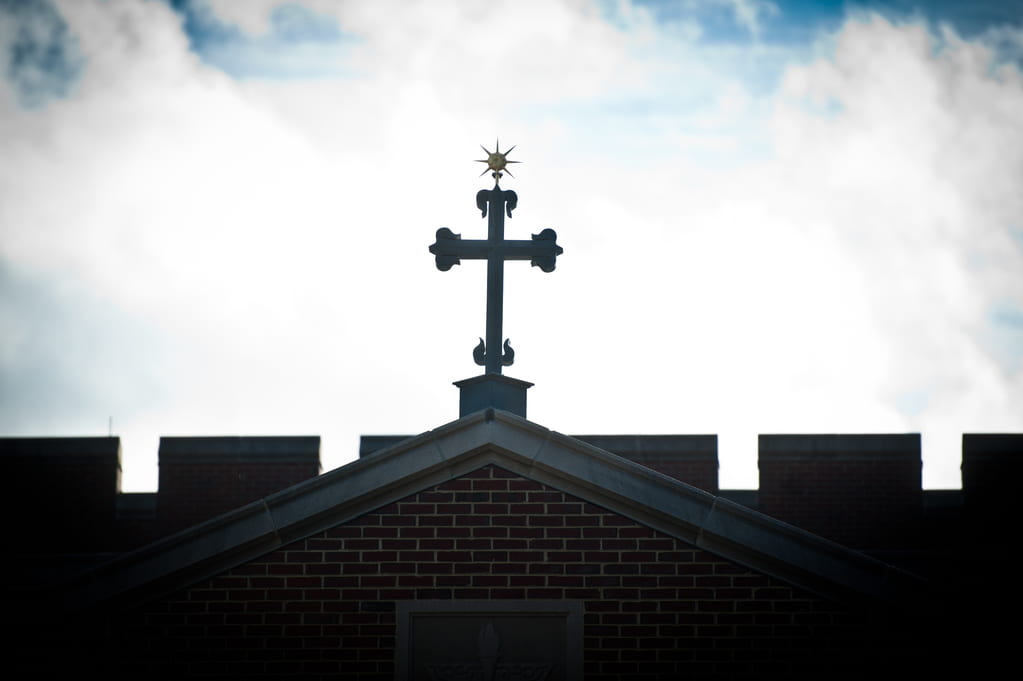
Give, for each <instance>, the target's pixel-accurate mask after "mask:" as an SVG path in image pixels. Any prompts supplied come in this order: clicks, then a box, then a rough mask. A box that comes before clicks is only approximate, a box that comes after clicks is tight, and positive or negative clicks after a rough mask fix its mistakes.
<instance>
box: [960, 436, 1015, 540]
mask: <svg viewBox="0 0 1023 681" xmlns="http://www.w3.org/2000/svg"><path fill="white" fill-rule="evenodd" d="M962 476H963V512H964V514H965V516H966V522H967V523H968V526H969V527H970V528H971V534H972V536H975V537H983V538H984V539H985V540H996V541H998V542H999V543H1002V542H1004V539H1005V537H1006V536H1007V535H1006V534H1005V533H1006V532H1010V531H1011V532H1012V533H1017V532H1018V531H1019V524H1018V522H1017V521H1018V519H1019V517H1020V511H1019V501H1018V498H1017V489H1018V487H1019V481H1020V478H1021V477H1023V434H1018V433H1013V434H1009V433H967V434H965V435H963V461H962Z"/></svg>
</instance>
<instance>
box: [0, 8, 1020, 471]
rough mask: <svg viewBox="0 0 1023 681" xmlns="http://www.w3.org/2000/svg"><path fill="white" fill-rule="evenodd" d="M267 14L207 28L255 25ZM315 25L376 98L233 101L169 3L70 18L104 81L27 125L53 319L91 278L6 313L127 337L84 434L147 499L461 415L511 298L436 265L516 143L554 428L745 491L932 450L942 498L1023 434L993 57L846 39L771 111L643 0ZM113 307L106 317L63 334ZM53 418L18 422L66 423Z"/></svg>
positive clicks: (355, 90)
mask: <svg viewBox="0 0 1023 681" xmlns="http://www.w3.org/2000/svg"><path fill="white" fill-rule="evenodd" d="M271 4H272V3H265V4H260V3H251V4H250V3H225V4H220V3H213V4H212V6H213V9H214V10H215V11H217V12H218V13H219V15H220V17H221V18H222V19H223V20H224V21H228V22H233V23H236V24H238V25H239V26H241V27H242V28H243V29H244V30H245V31H247V32H249V33H250V34H252V35H258V34H260V32H265V31H267V30H268V28H267V24H265V23H264V22H265V21H266V17H267V16H268V12H269V11H270V5H271ZM309 6H310V7H311V8H313V9H314V10H316V11H317V12H320V13H321V14H324V15H331V16H335V17H337V20H338V23H339V25H340V27H341V29H342V30H343V31H344V32H345V33H346V35H350V36H356V37H357V38H358V40H355V41H354V42H353V43H352V47H351V52H350V53H349V54H350V58H351V60H352V62H351V64H350V65H349V66H350V67H351V72H352V73H353V74H358V75H357V76H352V77H349V78H344V79H319V80H315V81H312V82H303V81H294V80H293V81H286V82H280V81H265V80H245V81H241V82H239V81H236V80H232V79H230V78H228V77H227V76H226V75H224V74H223V73H221V72H220V71H218V70H216V69H215V68H213V67H211V66H209V65H207V64H204V63H203V62H202V61H201V60H200V59H199V58H198V57H196V56H195V55H194V54H193V53H191V52H190V51H189V50H188V41H187V38H186V37H185V36H184V35H183V33H182V30H181V23H180V20H179V18H178V17H177V16H176V15H174V14H173V13H172V12H171V11H170V10H169V9H168V8H167V7H166V6H164V5H162V4H160V3H140V2H128V1H121V2H105V3H87V2H73V3H67V4H65V5H62V6H61V9H62V12H63V13H64V15H65V17H66V18H67V20H68V22H69V24H70V25H71V27H72V29H73V31H74V32H75V34H76V35H78V36H79V40H80V41H81V50H82V52H83V54H85V56H86V57H87V58H88V67H87V69H86V70H85V71H84V72H83V75H82V80H81V81H80V83H79V84H78V86H77V88H76V90H75V92H74V94H73V95H72V96H70V97H68V98H66V99H63V100H58V101H55V102H53V103H51V104H50V105H49V106H47V107H46V108H45V109H42V110H40V111H34V112H23V111H20V110H19V109H18V108H17V107H16V105H15V103H14V102H13V100H3V102H0V103H2V105H3V110H2V112H0V115H2V119H0V120H2V124H3V125H4V126H5V128H6V129H7V130H10V131H12V134H5V135H4V136H3V137H2V138H0V147H2V148H0V150H2V153H3V154H4V157H5V159H10V162H9V163H5V164H4V165H3V166H2V167H0V237H2V238H0V257H2V259H3V260H4V261H5V262H8V263H14V264H16V265H17V268H16V272H15V273H14V275H12V276H15V277H21V276H22V274H23V273H29V274H24V280H25V281H28V282H30V283H29V284H24V286H26V287H28V289H30V291H29V292H28V293H25V294H24V295H25V296H29V295H39V296H42V298H43V299H46V300H53V297H52V296H50V293H51V291H50V290H49V289H50V288H52V287H58V286H59V287H63V288H62V289H61V290H63V291H65V292H67V294H66V296H64V297H59V296H58V297H57V298H56V300H57V301H58V302H54V303H53V305H56V306H57V307H58V308H59V309H62V310H64V311H65V312H59V310H58V313H55V314H54V315H53V316H52V317H47V319H45V320H39V319H36V318H34V317H33V318H32V319H31V324H30V325H29V321H30V320H29V318H28V316H27V315H28V313H27V312H25V309H26V308H24V307H17V306H14V307H10V308H6V309H5V310H0V312H4V316H0V320H3V321H0V323H2V324H4V325H5V326H6V328H14V329H17V328H25V327H26V325H28V328H31V329H32V330H33V333H36V334H40V335H44V334H49V335H51V336H53V337H60V336H61V334H69V333H73V332H74V329H75V328H89V329H94V330H96V329H100V330H102V331H100V330H96V331H95V332H96V333H97V334H99V338H98V339H97V340H95V341H94V345H97V346H99V347H104V348H106V349H105V350H104V353H103V357H104V359H103V362H102V363H101V366H102V371H100V372H99V374H98V375H95V374H92V373H90V372H88V371H84V370H83V372H82V376H85V377H86V378H82V377H81V376H79V377H76V378H75V379H74V381H73V382H74V384H75V386H76V391H80V392H76V393H75V394H76V395H78V397H76V398H75V399H74V400H73V404H70V405H65V406H64V407H62V408H61V415H62V416H63V417H64V418H66V420H67V422H68V423H71V424H81V423H86V422H88V423H96V429H97V430H99V431H102V432H101V433H96V434H105V428H106V418H107V416H108V415H109V414H108V413H106V412H109V411H113V412H116V413H114V414H113V416H114V424H115V430H118V431H120V432H121V433H122V434H123V435H124V437H125V459H126V461H125V485H126V487H127V488H137V487H146V486H149V487H151V486H152V485H154V484H155V466H153V464H154V463H155V447H156V438H157V437H158V436H159V435H161V434H166V435H174V434H219V433H251V434H274V433H277V434H294V433H312V434H316V433H319V434H322V435H323V436H324V439H325V452H324V464H325V467H328V468H329V467H333V466H336V465H339V464H341V463H344V462H346V461H347V460H349V459H350V458H351V457H352V456H354V453H355V448H356V438H357V436H358V435H359V434H360V433H381V432H419V431H421V430H425V429H427V428H431V427H434V426H436V425H438V424H439V423H441V422H444V421H447V420H450V419H452V418H454V417H455V413H456V404H457V395H456V393H455V389H454V388H453V387H451V386H450V382H451V381H453V380H458V379H461V378H466V377H468V376H470V375H473V373H475V371H476V370H477V369H476V367H475V366H474V365H472V364H471V363H470V360H469V357H470V351H471V348H472V346H473V345H474V344H475V340H476V338H477V336H479V335H481V331H482V328H483V309H484V308H483V287H484V277H483V274H482V268H481V267H480V266H479V263H466V264H464V265H462V266H461V267H460V268H455V269H454V270H452V271H451V272H446V273H440V272H438V271H436V269H435V268H434V265H433V261H432V258H431V256H430V255H429V254H428V253H427V251H426V246H427V245H428V244H429V243H430V242H431V241H432V240H433V233H434V231H435V230H436V229H437V228H438V227H441V226H448V227H450V228H452V229H453V230H454V231H455V232H461V233H463V234H464V235H466V237H467V238H468V237H472V236H473V235H482V232H483V229H484V223H483V222H482V221H481V220H480V217H479V213H478V212H477V211H476V208H475V205H474V200H473V198H474V194H475V191H476V190H477V189H479V188H481V187H482V186H484V184H483V182H484V180H483V179H477V178H476V177H475V175H476V173H478V172H479V167H478V164H473V163H471V161H472V159H474V158H478V157H479V156H478V154H480V153H482V152H480V151H479V150H478V145H479V144H480V143H481V142H482V143H483V144H486V145H490V144H492V142H493V137H494V135H495V134H496V135H500V136H501V141H502V146H507V145H510V144H518V145H519V147H518V149H517V150H516V153H515V154H514V155H513V157H517V158H519V159H521V160H523V161H524V163H523V165H521V166H516V167H515V168H514V170H513V172H515V175H516V179H515V180H514V182H511V181H509V182H508V185H509V186H512V187H514V188H515V190H516V191H517V192H518V193H519V196H520V206H519V209H518V210H517V211H516V213H515V217H514V219H513V220H511V221H510V222H509V225H508V232H509V236H516V235H524V234H526V233H529V232H537V231H539V230H540V229H542V228H543V227H548V226H551V227H554V228H556V229H557V230H558V233H559V242H560V243H562V244H563V245H564V247H565V249H566V252H565V255H564V256H563V257H562V258H561V259H560V260H559V264H558V270H557V271H556V272H555V273H553V274H550V275H547V274H542V273H541V272H539V271H538V270H536V269H535V268H529V267H528V266H524V265H522V263H512V264H510V265H509V266H508V274H507V281H508V283H507V288H506V291H507V303H506V319H505V330H506V335H507V336H509V337H510V338H511V339H512V342H513V345H514V346H515V348H516V350H517V363H516V365H515V366H514V367H513V368H512V370H510V371H509V373H510V374H511V375H513V376H516V377H521V378H524V379H527V380H531V381H535V382H536V383H537V385H536V387H535V388H533V389H532V391H531V395H530V416H531V418H533V419H535V420H537V421H538V422H540V423H543V424H545V425H547V426H550V427H553V428H556V429H558V430H561V431H562V432H719V433H721V435H722V464H723V465H722V483H723V484H724V485H725V486H755V485H756V466H755V457H756V451H755V446H756V441H755V434H756V433H757V432H781V431H788V432H819V431H821V430H827V431H854V432H855V431H881V432H884V431H907V430H922V431H923V432H924V445H925V460H926V461H927V463H926V468H925V483H926V484H927V485H928V486H955V484H957V481H958V477H957V475H958V470H957V466H958V456H959V452H958V446H959V435H960V434H961V433H962V432H963V431H972V430H989V429H1001V430H1016V431H1018V430H1020V429H1021V428H1023V422H1021V421H1020V417H1019V416H1018V415H1017V414H1016V413H1015V410H1014V409H1013V406H1014V405H1016V404H1019V402H1020V400H1021V398H1023V378H1021V373H1020V368H1019V363H1018V362H1017V363H1015V364H1013V357H1014V356H1015V357H1016V358H1017V359H1018V357H1019V355H1020V354H1023V350H1021V349H1019V348H1017V349H1016V351H1015V355H1014V353H1013V350H1012V348H1011V343H1009V344H1008V346H1007V343H1006V342H1005V340H1004V339H1005V338H1016V336H1005V335H1004V334H1002V335H1000V331H999V330H998V328H997V327H993V326H992V318H993V317H996V316H997V315H993V314H992V310H993V309H995V306H1001V307H998V308H997V309H1002V310H1009V311H1010V312H1011V311H1012V310H1013V309H1019V308H1021V307H1023V292H1021V290H1020V286H1021V283H1020V282H1021V281H1023V279H1021V278H1020V277H1019V272H1020V267H1021V264H1023V263H1021V262H1020V258H1021V249H1020V247H1019V244H1018V243H1017V242H1014V241H1012V238H1011V236H1010V234H1011V232H1010V230H1011V229H1013V228H1015V229H1019V226H1020V225H1021V224H1023V206H1021V203H1020V201H1021V198H1020V196H1019V195H1018V192H1016V191H1015V184H1016V183H1017V182H1016V180H1018V178H1019V177H1020V176H1023V173H1021V172H1020V171H1021V165H1023V157H1021V155H1023V138H1021V128H1020V123H1019V121H1018V116H1014V115H1013V114H1014V112H1018V111H1019V110H1021V106H1020V105H1021V103H1023V101H1021V100H1023V94H1021V93H1023V87H1021V84H1020V74H1019V72H1018V71H1016V70H1013V69H1010V68H1002V69H1001V70H998V69H992V67H991V64H990V53H989V52H987V51H985V48H984V47H983V44H982V43H971V42H964V41H962V40H959V39H958V38H956V37H955V36H954V35H951V34H948V35H946V36H944V37H943V38H941V41H942V42H941V49H938V50H935V49H934V47H935V46H934V42H933V40H934V39H933V38H932V37H930V36H929V35H927V34H926V33H925V32H924V31H923V29H921V28H919V27H916V26H914V25H899V26H894V25H891V24H889V23H886V22H885V21H883V20H880V19H874V20H872V21H868V22H849V23H847V24H846V25H845V26H844V27H843V28H842V30H841V31H840V32H838V33H837V34H836V35H834V36H832V37H831V40H830V43H831V44H832V45H833V53H831V54H828V55H826V56H821V57H820V58H819V59H817V60H816V61H814V62H812V63H809V64H805V65H802V66H795V65H792V66H788V67H786V69H785V71H784V73H785V77H784V79H783V80H782V81H781V85H780V87H779V88H778V89H777V91H775V90H773V89H770V90H768V91H765V82H764V81H763V80H757V81H756V82H750V81H749V79H748V75H749V71H748V70H746V67H745V66H744V65H743V64H742V59H740V58H738V56H737V55H736V54H734V53H728V52H727V50H724V49H718V48H710V47H708V48H701V47H699V46H698V45H697V44H696V43H695V42H694V39H693V36H691V35H687V34H685V33H684V32H682V33H680V32H677V31H672V32H669V33H663V32H659V28H658V26H657V25H655V24H654V23H652V20H651V19H650V18H649V16H648V15H647V14H646V13H644V12H641V11H635V12H633V11H630V9H629V7H628V6H625V7H624V8H623V9H622V10H621V11H620V12H618V13H617V14H616V15H615V17H613V19H614V20H613V21H612V20H610V19H609V18H608V17H607V16H606V15H604V14H601V13H599V12H597V11H595V10H593V9H592V8H591V6H590V5H589V4H586V3H579V2H564V3H556V2H544V3H536V4H527V5H526V6H522V5H521V4H504V3H488V4H479V3H415V4H408V3H401V4H400V8H399V5H390V4H386V3H354V4H350V5H349V4H345V5H335V4H333V3H320V4H317V3H309ZM399 9H400V11H399ZM755 49H757V50H761V54H767V53H766V52H764V50H766V49H767V48H763V47H759V46H758V47H756V48H755ZM772 49H773V50H774V51H772V52H770V58H771V59H772V60H774V61H775V62H777V63H782V62H783V61H784V59H783V57H784V55H783V54H781V52H780V51H779V49H778V48H772ZM701 60H702V61H701ZM694 92H695V93H697V95H693V94H692V93H694ZM704 94H705V95H706V97H704ZM701 98H702V99H704V100H705V101H700V100H701ZM753 143H757V146H758V148H757V150H756V152H755V153H749V147H750V146H751V145H752V144H753ZM719 149H727V150H731V151H732V154H731V156H730V158H729V161H728V162H727V163H716V162H715V161H716V159H715V157H716V156H717V152H716V150H719ZM519 154H521V155H519ZM474 166H477V167H474ZM47 296H49V297H47ZM86 299H88V300H90V301H97V300H99V301H104V303H105V304H106V305H107V306H109V310H108V313H109V318H108V319H109V320H110V321H109V325H110V326H111V328H109V329H107V328H105V327H106V326H107V324H104V323H102V322H100V321H99V320H101V319H104V318H103V317H102V316H101V315H98V313H95V312H89V313H88V314H89V319H88V320H82V319H81V318H80V316H79V317H75V316H74V315H69V314H66V310H68V309H71V308H74V307H75V306H76V305H78V304H79V303H80V302H81V301H83V300H86ZM61 306H63V307H61ZM102 307H103V305H100V308H102ZM80 308H81V309H83V310H95V309H96V306H95V305H94V304H90V305H81V306H80ZM1003 316H1004V315H1003ZM1008 316H1009V317H1011V314H1009V315H1008ZM121 320H133V322H134V324H135V326H132V324H131V323H128V324H127V325H126V326H121V323H120V322H121ZM117 326H121V328H129V329H134V330H133V331H132V332H131V333H130V334H128V336H130V339H129V340H128V341H125V339H121V338H119V337H118V328H114V327H117ZM104 334H107V335H104ZM23 335H24V334H22V336H23ZM3 336H4V341H3V342H2V343H0V358H3V359H2V361H3V362H4V363H5V364H4V365H3V367H4V368H3V371H4V376H10V375H15V373H16V372H15V369H16V368H17V367H18V366H19V363H21V362H24V360H25V357H27V355H25V354H24V352H25V350H24V347H25V344H24V343H21V344H15V343H14V342H13V341H11V340H10V338H14V337H15V336H13V335H9V334H7V333H5V334H3ZM999 339H1001V340H999ZM1007 348H1008V349H1007ZM49 352H52V353H59V352H60V350H59V348H55V349H53V350H51V351H49ZM37 354H38V353H37ZM37 354H36V355H32V358H33V362H36V363H37V364H38V365H39V366H45V364H46V363H45V361H44V360H40V359H39V358H38V357H37ZM112 357H113V358H117V359H111V358H112ZM118 360H120V362H121V363H118ZM33 366H35V365H33ZM52 369H53V372H55V373H61V374H64V373H70V372H74V371H75V369H74V368H73V367H71V368H68V365H67V364H66V363H53V366H52ZM103 374H106V375H103ZM112 374H116V377H114V376H112ZM136 377H142V378H139V379H138V381H136ZM54 380H55V383H54V385H61V384H62V383H61V382H62V381H63V382H65V383H66V382H70V381H71V379H68V378H66V377H65V378H60V377H58V378H57V379H54ZM111 385H118V386H121V387H120V389H119V390H117V391H116V394H112V391H111V390H110V389H109V388H110V386H111ZM140 385H141V386H142V387H139V386H140ZM98 405H104V406H98ZM105 405H111V406H109V408H108V407H107V406H105ZM140 405H141V406H140ZM83 414H84V416H83ZM97 414H98V416H97ZM122 414H130V417H123V416H122ZM44 417H45V418H44ZM26 418H27V417H25V416H24V414H22V413H21V412H19V413H18V414H17V415H16V416H12V414H11V413H7V414H0V428H3V429H4V430H6V431H9V432H10V431H17V432H38V431H39V430H40V429H44V428H45V429H47V431H48V432H52V429H54V428H56V429H57V431H56V432H59V428H58V427H57V426H55V425H54V418H55V417H54V415H53V414H46V415H43V414H40V415H39V419H38V420H24V419H26ZM13 419H17V420H13ZM68 427H69V428H72V427H83V426H78V425H73V426H71V425H69V426H68ZM12 434H13V433H12ZM143 461H145V462H147V463H146V464H145V466H149V467H148V468H146V467H145V466H143V465H142V463H141V462H143ZM140 469H144V470H140Z"/></svg>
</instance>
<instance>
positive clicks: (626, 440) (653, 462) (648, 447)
mask: <svg viewBox="0 0 1023 681" xmlns="http://www.w3.org/2000/svg"><path fill="white" fill-rule="evenodd" d="M575 437H576V438H577V439H579V440H582V441H583V442H586V443H589V444H591V445H593V446H594V447H600V448H601V449H603V450H605V451H608V452H611V453H612V454H617V455H618V456H620V457H622V458H624V459H629V460H630V461H635V462H636V463H639V464H642V465H644V466H646V467H647V468H652V469H653V470H655V471H657V472H659V473H664V474H665V475H669V476H671V477H673V478H675V479H676V480H681V481H682V482H684V483H686V484H689V485H692V486H693V487H698V488H699V489H702V490H703V491H705V492H710V493H711V494H717V493H718V437H717V435H576V436H575Z"/></svg>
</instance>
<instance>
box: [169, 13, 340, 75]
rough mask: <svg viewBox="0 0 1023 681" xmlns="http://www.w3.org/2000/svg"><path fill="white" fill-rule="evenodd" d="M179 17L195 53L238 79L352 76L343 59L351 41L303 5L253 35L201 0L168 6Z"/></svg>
mask: <svg viewBox="0 0 1023 681" xmlns="http://www.w3.org/2000/svg"><path fill="white" fill-rule="evenodd" d="M165 1H166V2H168V4H169V5H170V6H171V7H172V8H173V9H174V10H175V11H176V12H177V13H178V14H180V15H181V17H182V19H183V22H184V29H185V33H186V35H187V36H188V39H189V43H190V45H191V47H192V50H193V51H194V52H195V53H196V54H198V55H199V56H200V57H201V58H202V60H203V61H204V62H205V63H207V64H209V65H210V66H213V67H216V68H219V69H221V70H222V71H224V72H225V73H227V74H228V75H230V76H232V77H234V78H266V79H282V80H288V79H310V78H330V77H339V76H346V75H350V74H349V73H348V72H347V70H346V69H345V67H344V57H345V55H346V54H347V49H348V46H349V45H350V44H351V42H352V41H353V40H354V38H353V36H350V35H348V34H346V33H344V32H343V31H342V30H341V27H340V26H339V25H338V23H337V20H336V19H334V18H333V17H329V16H324V15H322V14H318V13H316V12H314V11H312V10H310V9H308V8H307V7H304V6H302V5H301V4H299V3H281V4H280V5H277V6H276V7H274V8H273V9H272V10H271V11H270V16H269V24H270V30H269V31H268V32H267V33H266V34H264V35H255V36H254V35H249V34H247V33H246V32H245V31H243V30H242V29H241V28H240V27H238V26H236V25H234V24H230V23H227V22H225V21H223V20H221V19H220V17H218V16H217V15H216V14H215V13H214V11H213V10H212V9H211V8H210V6H209V5H208V4H207V3H206V2H204V1H203V0H165Z"/></svg>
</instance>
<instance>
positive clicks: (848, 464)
mask: <svg viewBox="0 0 1023 681" xmlns="http://www.w3.org/2000/svg"><path fill="white" fill-rule="evenodd" d="M759 467H760V490H759V503H760V511H762V512H763V513H765V514H767V515H769V516H772V517H774V518H778V519H779V520H783V521H785V522H787V523H791V524H793V525H795V526H797V527H801V528H803V529H805V530H809V531H810V532H813V533H814V534H819V535H821V536H823V537H827V538H828V539H832V540H834V541H836V542H838V543H840V544H844V545H846V546H849V547H852V548H855V549H861V550H872V549H887V548H899V549H905V548H911V547H912V544H913V542H914V541H915V540H916V539H917V534H918V532H919V527H920V517H921V480H920V476H921V468H922V463H921V458H920V436H919V435H918V434H906V435H761V436H760V459H759Z"/></svg>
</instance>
